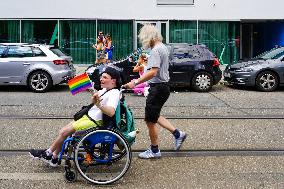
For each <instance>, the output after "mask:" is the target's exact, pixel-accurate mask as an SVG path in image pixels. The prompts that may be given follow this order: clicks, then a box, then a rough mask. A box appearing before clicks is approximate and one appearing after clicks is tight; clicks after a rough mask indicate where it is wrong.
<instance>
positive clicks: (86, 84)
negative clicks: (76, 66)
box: [68, 73, 92, 95]
mask: <svg viewBox="0 0 284 189" xmlns="http://www.w3.org/2000/svg"><path fill="white" fill-rule="evenodd" d="M68 85H69V89H70V91H71V93H72V95H75V94H77V93H79V92H82V91H85V90H86V89H88V88H90V87H92V84H91V81H90V79H89V76H88V74H87V73H83V74H81V75H78V76H76V77H74V78H73V79H70V80H69V81H68Z"/></svg>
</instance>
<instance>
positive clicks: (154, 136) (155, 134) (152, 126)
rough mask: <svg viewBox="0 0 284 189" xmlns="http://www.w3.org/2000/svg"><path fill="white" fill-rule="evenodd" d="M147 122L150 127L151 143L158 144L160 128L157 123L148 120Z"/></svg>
mask: <svg viewBox="0 0 284 189" xmlns="http://www.w3.org/2000/svg"><path fill="white" fill-rule="evenodd" d="M146 124H147V127H148V131H149V136H150V140H151V144H152V145H153V146H156V145H158V128H157V127H156V123H152V122H146Z"/></svg>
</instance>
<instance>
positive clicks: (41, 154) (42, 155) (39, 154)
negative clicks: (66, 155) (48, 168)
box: [29, 149, 52, 163]
mask: <svg viewBox="0 0 284 189" xmlns="http://www.w3.org/2000/svg"><path fill="white" fill-rule="evenodd" d="M45 151H46V150H34V149H32V150H30V151H29V154H30V156H31V157H32V158H34V159H40V160H42V161H44V162H46V163H49V162H50V160H51V157H52V155H50V156H48V155H46V152H45Z"/></svg>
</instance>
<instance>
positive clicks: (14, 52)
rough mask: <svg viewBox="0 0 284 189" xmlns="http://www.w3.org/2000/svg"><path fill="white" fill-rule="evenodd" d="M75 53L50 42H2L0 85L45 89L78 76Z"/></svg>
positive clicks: (42, 90)
mask: <svg viewBox="0 0 284 189" xmlns="http://www.w3.org/2000/svg"><path fill="white" fill-rule="evenodd" d="M75 73H76V70H75V68H74V66H73V61H72V57H70V56H66V55H65V54H64V53H62V52H61V51H60V50H59V49H55V48H52V47H51V46H48V45H40V44H25V43H0V85H26V86H28V87H29V88H30V89H31V90H32V91H33V92H37V93H43V92H46V91H48V90H49V89H50V88H51V87H52V86H53V85H57V84H61V83H66V82H67V81H68V80H69V79H71V78H73V77H74V76H75Z"/></svg>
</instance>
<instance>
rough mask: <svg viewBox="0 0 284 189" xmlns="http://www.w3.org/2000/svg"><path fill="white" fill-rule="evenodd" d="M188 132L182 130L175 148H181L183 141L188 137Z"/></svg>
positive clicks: (176, 140)
mask: <svg viewBox="0 0 284 189" xmlns="http://www.w3.org/2000/svg"><path fill="white" fill-rule="evenodd" d="M186 137H187V134H186V133H185V132H182V131H180V136H179V138H177V139H175V150H179V149H180V147H181V145H182V143H183V142H184V140H185V139H186Z"/></svg>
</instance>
